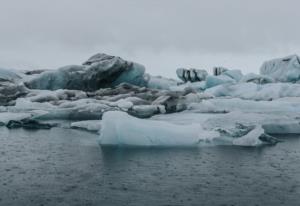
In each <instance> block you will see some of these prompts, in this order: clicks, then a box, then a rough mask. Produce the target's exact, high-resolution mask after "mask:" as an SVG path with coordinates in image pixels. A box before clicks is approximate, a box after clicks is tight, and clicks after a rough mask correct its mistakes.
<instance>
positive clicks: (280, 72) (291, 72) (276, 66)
mask: <svg viewBox="0 0 300 206" xmlns="http://www.w3.org/2000/svg"><path fill="white" fill-rule="evenodd" d="M260 74H262V75H265V76H269V77H271V78H273V79H275V80H276V81H278V82H298V81H299V80H300V57H299V56H298V55H290V56H287V57H284V58H278V59H272V60H269V61H266V62H264V63H263V65H262V66H261V68H260Z"/></svg>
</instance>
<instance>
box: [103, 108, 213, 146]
mask: <svg viewBox="0 0 300 206" xmlns="http://www.w3.org/2000/svg"><path fill="white" fill-rule="evenodd" d="M217 135H218V133H217V132H211V131H204V130H203V129H202V128H201V126H200V125H197V124H193V125H182V126H180V125H174V124H171V123H168V122H163V121H155V120H141V119H137V118H135V117H131V116H129V115H128V114H126V113H123V112H107V113H105V114H104V116H103V120H102V131H101V135H100V144H101V145H125V146H197V145H198V144H199V143H200V142H201V141H205V140H210V139H212V138H214V137H216V136H217Z"/></svg>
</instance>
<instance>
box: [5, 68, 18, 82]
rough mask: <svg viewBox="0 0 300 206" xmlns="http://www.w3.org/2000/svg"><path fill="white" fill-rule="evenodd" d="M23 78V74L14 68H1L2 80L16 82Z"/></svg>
mask: <svg viewBox="0 0 300 206" xmlns="http://www.w3.org/2000/svg"><path fill="white" fill-rule="evenodd" d="M20 79H21V75H20V74H18V72H16V71H14V70H12V69H3V68H0V80H2V81H3V80H5V81H12V82H16V81H18V80H20Z"/></svg>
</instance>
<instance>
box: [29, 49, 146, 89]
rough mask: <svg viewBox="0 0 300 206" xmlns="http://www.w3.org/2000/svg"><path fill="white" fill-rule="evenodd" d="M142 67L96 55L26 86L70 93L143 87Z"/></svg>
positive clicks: (31, 81)
mask: <svg viewBox="0 0 300 206" xmlns="http://www.w3.org/2000/svg"><path fill="white" fill-rule="evenodd" d="M144 72H145V68H144V66H142V65H140V64H137V63H134V62H129V61H125V60H123V59H121V58H120V57H115V56H109V55H106V54H96V55H94V56H93V57H91V58H90V59H89V60H88V61H86V62H85V63H84V65H82V66H80V65H70V66H65V67H62V68H59V69H58V70H54V71H46V72H43V73H41V74H40V75H38V76H37V77H36V78H32V79H31V80H29V81H28V82H26V85H27V86H28V87H29V88H31V89H43V90H57V89H73V90H84V91H91V90H97V89H99V88H103V87H112V86H116V85H118V84H120V83H123V82H126V83H131V84H134V85H145V84H146V81H145V79H144Z"/></svg>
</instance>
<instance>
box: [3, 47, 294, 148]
mask: <svg viewBox="0 0 300 206" xmlns="http://www.w3.org/2000/svg"><path fill="white" fill-rule="evenodd" d="M176 73H177V76H178V80H175V79H169V78H165V77H161V76H152V75H150V74H147V73H146V70H145V67H144V66H143V65H140V64H138V63H134V62H131V61H127V60H124V59H122V58H120V57H116V56H110V55H106V54H101V53H100V54H96V55H94V56H92V57H91V58H89V59H88V60H87V61H85V62H84V63H83V64H82V65H71V66H65V67H62V68H59V69H57V70H45V71H44V70H33V71H24V72H20V71H18V72H17V71H16V70H10V69H0V125H1V126H7V127H9V128H15V127H23V128H26V129H29V128H30V129H38V128H40V129H50V128H51V127H53V126H60V124H59V122H61V121H69V122H70V124H69V128H75V129H84V130H88V131H91V132H98V133H99V134H100V144H101V145H118V146H121V145H123V146H124V145H127V146H203V145H224V144H225V145H241V146H257V145H262V144H275V143H277V142H278V140H277V139H276V138H274V137H273V136H272V135H274V134H283V133H284V134H288V133H294V134H300V109H299V108H300V84H298V83H299V78H300V63H299V57H298V56H297V55H292V56H288V57H285V58H281V59H275V60H271V61H267V62H265V63H264V64H263V65H262V67H261V69H260V74H254V73H250V74H245V75H244V74H242V72H241V71H240V70H236V69H228V68H224V67H215V68H214V69H213V73H212V74H208V72H207V71H206V70H203V69H196V68H191V69H185V68H180V69H177V71H176ZM47 122H55V123H56V124H52V123H51V124H48V123H47ZM64 127H65V125H64Z"/></svg>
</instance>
